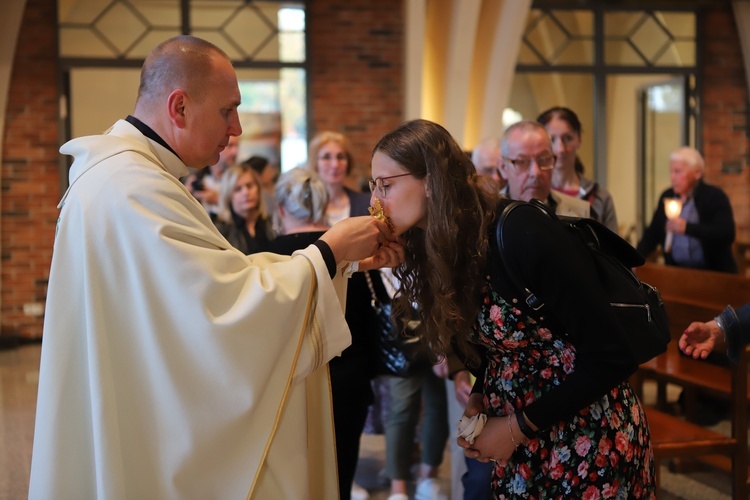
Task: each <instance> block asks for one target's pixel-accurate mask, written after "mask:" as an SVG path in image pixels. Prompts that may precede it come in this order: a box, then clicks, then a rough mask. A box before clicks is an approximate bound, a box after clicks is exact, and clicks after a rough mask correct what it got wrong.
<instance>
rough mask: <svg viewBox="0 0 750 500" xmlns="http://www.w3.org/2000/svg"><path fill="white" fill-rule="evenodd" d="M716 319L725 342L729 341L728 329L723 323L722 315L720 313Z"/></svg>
mask: <svg viewBox="0 0 750 500" xmlns="http://www.w3.org/2000/svg"><path fill="white" fill-rule="evenodd" d="M714 321H716V326H718V327H719V330H721V333H722V335H723V336H724V342H726V341H727V331H726V330H724V325H722V324H721V315H718V316H716V317H715V318H714Z"/></svg>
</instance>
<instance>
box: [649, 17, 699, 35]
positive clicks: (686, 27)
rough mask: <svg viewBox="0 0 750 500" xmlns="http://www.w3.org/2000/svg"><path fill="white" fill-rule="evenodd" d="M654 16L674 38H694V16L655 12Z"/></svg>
mask: <svg viewBox="0 0 750 500" xmlns="http://www.w3.org/2000/svg"><path fill="white" fill-rule="evenodd" d="M656 16H657V18H658V19H659V20H660V21H661V22H662V24H664V26H666V27H667V29H669V31H670V33H672V34H673V35H674V36H675V37H678V38H690V39H694V38H695V14H693V13H692V12H657V13H656Z"/></svg>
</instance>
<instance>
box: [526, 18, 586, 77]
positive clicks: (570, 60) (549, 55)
mask: <svg viewBox="0 0 750 500" xmlns="http://www.w3.org/2000/svg"><path fill="white" fill-rule="evenodd" d="M593 19H594V17H593V13H592V12H591V11H584V10H549V11H545V10H540V9H533V10H532V11H531V13H530V15H529V17H528V19H527V22H526V32H525V33H524V37H523V44H522V46H521V51H520V53H519V62H520V63H521V64H539V63H541V64H545V65H553V66H554V65H561V64H573V65H586V66H588V65H591V64H593V62H594V52H593V49H594V45H593V40H594V22H593Z"/></svg>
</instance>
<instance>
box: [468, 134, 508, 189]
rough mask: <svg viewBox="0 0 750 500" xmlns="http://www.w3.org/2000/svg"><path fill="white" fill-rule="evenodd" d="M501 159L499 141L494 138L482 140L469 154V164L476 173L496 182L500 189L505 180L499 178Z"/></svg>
mask: <svg viewBox="0 0 750 500" xmlns="http://www.w3.org/2000/svg"><path fill="white" fill-rule="evenodd" d="M502 159H503V158H502V154H501V153H500V141H499V140H497V139H495V138H494V137H489V138H487V139H485V140H483V141H482V142H480V143H479V144H477V146H476V147H475V148H474V150H473V151H472V152H471V162H472V163H473V164H474V168H476V169H477V173H478V174H479V175H483V176H485V177H489V178H490V179H492V180H493V181H495V182H497V183H498V184H499V185H500V187H501V188H502V187H503V186H504V185H505V180H504V179H503V178H502V177H501V176H500V171H499V170H498V167H499V166H500V161H502Z"/></svg>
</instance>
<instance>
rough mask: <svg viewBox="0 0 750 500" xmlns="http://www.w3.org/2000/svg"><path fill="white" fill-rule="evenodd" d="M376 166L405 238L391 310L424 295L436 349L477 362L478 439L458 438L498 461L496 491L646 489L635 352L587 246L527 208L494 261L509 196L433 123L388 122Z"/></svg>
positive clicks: (477, 454) (387, 205)
mask: <svg viewBox="0 0 750 500" xmlns="http://www.w3.org/2000/svg"><path fill="white" fill-rule="evenodd" d="M512 129H513V127H511V128H509V130H508V132H506V134H507V133H509V132H511V131H512ZM513 160H516V158H513ZM372 175H373V180H372V181H371V186H372V188H373V195H372V196H373V198H377V199H378V200H379V201H380V203H381V204H382V205H383V207H384V210H385V214H386V215H387V216H388V217H389V218H390V221H391V223H392V224H393V226H394V227H395V232H396V234H400V235H402V236H403V237H404V239H405V240H406V261H405V262H404V264H402V265H401V266H399V267H397V268H396V269H395V274H396V276H398V277H399V278H400V280H401V286H400V290H399V294H398V295H397V297H396V299H394V310H395V314H397V315H398V314H403V313H404V311H407V310H410V308H411V307H412V304H413V303H417V304H419V306H420V307H419V314H420V319H421V321H422V326H423V327H424V331H423V334H424V336H425V340H426V341H427V342H428V343H429V344H430V345H431V346H432V348H433V350H434V351H436V352H437V353H438V354H443V353H445V352H446V351H447V350H448V348H449V346H451V345H452V346H453V347H454V348H455V349H456V350H457V351H458V352H460V353H462V354H463V355H464V356H465V358H466V361H467V363H468V365H469V366H470V367H472V368H473V371H474V373H475V375H476V376H477V384H476V385H475V391H476V392H475V393H474V394H472V395H471V397H470V400H469V404H468V406H467V409H466V412H465V416H467V417H470V416H473V415H475V414H477V413H479V412H481V413H485V414H486V415H487V416H488V419H487V424H486V426H485V427H484V430H482V431H481V433H480V434H479V436H478V437H477V438H476V441H474V442H473V443H469V442H468V441H465V440H463V439H461V438H459V444H460V445H461V446H463V447H464V448H465V449H466V455H467V456H469V457H472V458H478V459H480V460H483V461H487V460H493V461H497V463H496V465H495V467H494V470H493V475H492V490H493V494H494V496H495V497H502V498H506V497H507V498H511V497H530V498H542V497H549V498H598V497H604V498H606V497H608V496H612V497H618V498H620V497H622V498H624V497H628V498H644V497H645V498H650V497H653V496H654V464H653V453H652V450H651V444H650V437H649V431H648V426H647V423H646V420H645V415H644V412H643V410H642V408H641V406H640V403H639V402H638V399H637V398H636V396H635V393H634V391H633V389H632V388H631V387H630V384H629V383H628V382H627V378H628V377H629V376H630V375H631V374H632V373H634V372H635V370H636V369H637V363H636V362H635V361H634V358H633V355H632V353H631V352H630V351H629V348H628V342H627V338H626V335H627V333H626V332H624V331H622V328H621V327H620V326H619V324H618V321H617V319H616V317H615V316H614V313H613V311H612V310H611V307H610V306H609V304H608V303H607V302H606V300H605V298H604V293H603V291H602V287H601V284H600V283H599V280H598V278H597V276H596V270H595V269H594V268H593V265H592V263H591V262H590V259H587V258H586V253H587V252H585V251H584V249H582V248H581V247H580V246H576V242H575V241H573V240H572V239H571V238H569V237H567V236H566V232H565V229H564V227H563V225H562V224H560V223H559V222H556V221H554V220H553V219H552V218H550V217H548V216H547V215H546V214H543V213H542V212H541V211H539V210H536V209H535V210H527V212H528V218H527V219H526V220H524V222H522V223H515V224H507V225H505V226H504V233H505V234H506V235H508V236H509V238H508V239H509V241H510V244H509V245H508V248H506V252H507V253H505V252H504V255H506V261H505V262H504V263H503V262H499V260H498V259H499V258H500V257H499V254H498V252H497V250H496V248H493V245H494V243H493V241H494V237H493V236H492V235H493V231H494V229H495V227H496V224H497V220H496V219H497V216H498V215H499V213H500V210H501V209H502V206H503V203H507V202H503V201H500V200H499V199H498V195H497V194H496V189H494V187H493V186H491V185H489V184H488V183H487V181H486V180H484V179H483V178H481V177H480V176H478V175H477V173H476V171H475V169H474V166H473V165H472V164H471V161H470V160H469V159H468V157H467V156H466V155H465V154H464V153H463V152H462V150H461V148H460V147H459V146H458V144H457V143H456V142H455V140H454V139H453V138H452V137H451V136H450V134H449V133H448V132H447V131H446V130H445V129H444V128H443V127H441V126H440V125H437V124H435V123H432V122H429V121H426V120H414V121H410V122H406V123H404V124H403V125H401V126H399V127H397V128H396V129H395V130H393V131H391V132H389V133H388V134H386V135H385V136H384V137H383V138H382V139H381V140H380V142H378V144H377V145H376V146H375V149H374V153H373V158H372ZM373 202H374V201H373ZM510 220H511V219H509V221H508V222H510ZM506 266H508V267H513V268H514V269H516V270H517V274H519V275H520V276H521V279H522V282H523V283H527V284H528V286H529V287H530V288H531V289H533V290H535V292H536V290H537V289H539V293H537V294H536V295H537V297H539V298H540V299H541V300H542V301H543V302H544V303H545V310H546V311H547V312H546V314H545V316H544V317H542V316H540V315H539V314H537V313H536V312H535V311H533V310H532V309H530V308H528V307H526V306H525V304H524V303H523V300H522V299H523V295H522V293H519V291H518V290H515V289H514V287H513V286H512V284H511V281H510V280H509V278H508V276H507V275H506V274H505V271H504V270H505V267H506Z"/></svg>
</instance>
